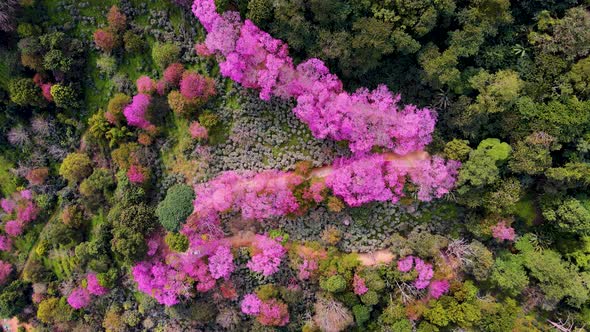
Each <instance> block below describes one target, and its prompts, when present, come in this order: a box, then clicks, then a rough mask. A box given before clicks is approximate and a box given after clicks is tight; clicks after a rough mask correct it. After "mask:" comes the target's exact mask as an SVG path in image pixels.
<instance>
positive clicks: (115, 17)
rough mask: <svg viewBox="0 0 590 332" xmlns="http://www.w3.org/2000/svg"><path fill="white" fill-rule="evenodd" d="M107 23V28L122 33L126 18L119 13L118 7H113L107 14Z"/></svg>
mask: <svg viewBox="0 0 590 332" xmlns="http://www.w3.org/2000/svg"><path fill="white" fill-rule="evenodd" d="M107 21H108V22H109V26H110V27H111V28H113V29H114V30H115V31H122V30H124V29H125V27H126V26H127V17H126V16H125V14H123V13H121V11H120V10H119V7H117V6H116V5H113V6H112V7H111V9H110V10H109V13H108V14H107Z"/></svg>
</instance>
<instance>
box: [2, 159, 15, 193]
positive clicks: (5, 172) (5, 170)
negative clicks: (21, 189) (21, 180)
mask: <svg viewBox="0 0 590 332" xmlns="http://www.w3.org/2000/svg"><path fill="white" fill-rule="evenodd" d="M12 167H14V165H12V164H11V163H10V162H9V161H7V160H6V159H4V157H2V156H0V190H1V191H2V195H3V196H8V195H10V194H12V193H13V192H15V191H16V187H17V179H16V178H15V177H14V176H13V175H12V174H10V171H9V170H10V169H11V168H12Z"/></svg>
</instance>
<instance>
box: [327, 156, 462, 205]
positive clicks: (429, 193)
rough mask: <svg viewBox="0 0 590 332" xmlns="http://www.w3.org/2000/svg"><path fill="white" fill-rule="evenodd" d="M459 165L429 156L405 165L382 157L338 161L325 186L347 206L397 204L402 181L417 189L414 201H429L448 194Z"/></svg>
mask: <svg viewBox="0 0 590 332" xmlns="http://www.w3.org/2000/svg"><path fill="white" fill-rule="evenodd" d="M459 166H460V163H459V162H457V161H454V160H449V161H447V162H446V163H445V161H444V159H442V158H440V157H438V156H433V157H432V158H427V159H422V160H417V161H414V162H412V164H411V165H410V164H408V162H407V161H403V160H386V159H385V157H384V156H383V155H369V156H364V157H358V158H357V157H353V158H350V159H340V160H337V161H336V162H335V163H334V171H333V172H332V173H331V174H330V175H329V176H328V177H327V179H326V185H327V186H328V187H329V188H331V189H332V190H333V191H334V194H336V195H337V196H340V197H342V199H343V200H344V201H345V202H346V203H347V204H348V205H350V206H360V205H362V204H364V203H368V202H373V201H380V202H384V201H392V202H394V203H395V202H397V201H399V199H400V197H403V196H404V193H403V189H404V184H405V182H406V178H409V179H410V180H411V181H412V182H413V183H414V184H416V185H417V186H418V188H419V189H418V199H420V200H422V201H430V200H431V199H432V198H433V197H436V198H440V197H442V196H443V195H444V194H446V193H448V192H449V191H450V190H451V189H452V188H453V185H454V183H455V181H456V178H457V174H458V168H459Z"/></svg>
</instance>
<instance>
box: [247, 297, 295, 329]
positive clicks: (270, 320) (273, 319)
mask: <svg viewBox="0 0 590 332" xmlns="http://www.w3.org/2000/svg"><path fill="white" fill-rule="evenodd" d="M241 310H242V313H244V314H246V315H250V316H256V320H257V321H258V322H259V323H260V324H262V325H265V326H285V325H287V324H288V323H289V308H288V307H287V305H286V304H285V303H283V302H282V301H279V300H277V299H269V300H265V301H262V300H261V299H260V298H258V296H256V294H247V295H246V296H244V299H243V300H242V303H241Z"/></svg>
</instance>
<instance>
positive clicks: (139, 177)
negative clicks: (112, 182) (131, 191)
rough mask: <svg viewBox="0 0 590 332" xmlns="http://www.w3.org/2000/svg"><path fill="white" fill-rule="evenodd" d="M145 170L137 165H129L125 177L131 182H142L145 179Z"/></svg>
mask: <svg viewBox="0 0 590 332" xmlns="http://www.w3.org/2000/svg"><path fill="white" fill-rule="evenodd" d="M146 174H147V170H146V169H145V168H143V167H142V166H139V165H131V166H129V169H128V170H127V178H128V179H129V181H130V182H131V183H134V184H143V183H144V182H145V181H146V179H147V175H146Z"/></svg>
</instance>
